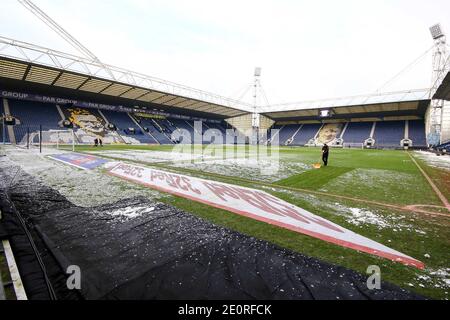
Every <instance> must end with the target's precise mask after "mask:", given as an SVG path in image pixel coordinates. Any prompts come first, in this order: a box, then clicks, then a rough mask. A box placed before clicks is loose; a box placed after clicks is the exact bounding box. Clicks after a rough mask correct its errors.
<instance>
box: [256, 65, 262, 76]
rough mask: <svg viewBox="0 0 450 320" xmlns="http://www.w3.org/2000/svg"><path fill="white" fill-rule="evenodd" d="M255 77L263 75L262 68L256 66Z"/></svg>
mask: <svg viewBox="0 0 450 320" xmlns="http://www.w3.org/2000/svg"><path fill="white" fill-rule="evenodd" d="M255 77H261V68H259V67H257V68H255Z"/></svg>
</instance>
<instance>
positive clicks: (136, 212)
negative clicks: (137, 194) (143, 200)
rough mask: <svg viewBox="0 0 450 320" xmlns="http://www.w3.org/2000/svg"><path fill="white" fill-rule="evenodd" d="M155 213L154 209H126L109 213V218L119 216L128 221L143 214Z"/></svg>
mask: <svg viewBox="0 0 450 320" xmlns="http://www.w3.org/2000/svg"><path fill="white" fill-rule="evenodd" d="M153 211H155V208H154V207H150V208H148V207H126V208H121V209H117V210H114V211H111V212H109V213H108V214H109V215H111V216H121V217H125V218H128V219H133V218H136V217H140V216H142V215H143V214H146V213H150V212H153Z"/></svg>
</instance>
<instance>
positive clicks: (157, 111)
mask: <svg viewBox="0 0 450 320" xmlns="http://www.w3.org/2000/svg"><path fill="white" fill-rule="evenodd" d="M14 2H16V5H17V6H18V7H19V8H20V9H21V10H24V11H25V12H27V13H28V14H30V13H32V14H33V15H31V14H30V15H29V19H30V20H31V19H34V20H33V21H34V23H36V24H42V22H44V23H45V24H46V27H48V28H50V29H51V30H52V31H53V32H55V33H56V34H57V35H58V36H60V37H61V38H63V39H64V40H65V41H66V42H67V43H69V44H70V45H71V46H72V47H74V48H75V49H77V51H78V54H74V53H69V52H64V51H60V50H56V49H53V48H52V43H48V45H46V46H43V45H40V44H39V45H38V44H34V43H31V42H27V41H23V40H22V39H13V38H10V37H5V36H3V35H1V34H0V95H1V96H0V115H1V124H0V129H1V130H0V213H1V215H0V237H1V239H0V240H1V245H0V274H1V277H0V300H117V299H120V300H152V299H156V300H361V299H363V300H416V299H417V300H424V299H437V300H448V299H449V297H450V295H449V291H450V255H449V253H450V228H449V226H450V74H449V70H450V51H449V50H450V49H449V45H448V43H447V42H446V35H445V30H446V29H447V30H450V24H448V21H442V24H435V25H433V26H432V27H431V28H430V29H429V30H430V35H429V43H428V45H429V46H430V48H429V49H428V50H427V52H426V53H427V54H428V57H429V58H430V61H429V62H430V65H429V68H428V73H427V74H424V75H423V77H425V78H427V77H428V78H431V79H432V81H429V86H428V87H427V88H423V89H416V88H414V89H410V88H406V90H396V91H388V90H380V91H376V92H373V93H370V94H364V95H352V96H346V97H340V98H333V99H330V98H327V99H321V100H309V101H302V102H295V103H278V104H269V103H265V102H264V101H263V100H267V99H265V92H264V88H263V81H262V80H263V79H264V78H263V76H264V66H262V68H260V67H257V68H255V72H254V74H253V78H250V79H252V81H251V84H250V85H249V86H248V88H246V89H245V90H246V92H247V93H248V94H249V95H250V99H248V100H245V99H241V98H229V97H225V96H222V95H218V94H215V93H210V92H208V91H203V90H200V89H195V88H192V87H190V86H186V85H180V84H177V83H174V82H171V81H167V80H163V79H160V78H157V77H153V76H149V75H146V74H144V73H141V72H139V70H138V71H130V70H128V69H125V68H122V67H121V66H114V65H112V64H107V63H105V62H103V61H101V60H100V59H99V58H98V57H97V56H96V55H94V54H93V53H92V52H91V51H90V50H88V49H87V48H86V47H85V46H84V45H83V44H82V42H80V41H78V40H77V39H76V38H75V37H73V36H72V35H71V34H70V33H69V32H68V31H66V30H72V29H73V26H71V25H70V24H68V25H65V24H64V23H61V24H59V22H57V21H59V20H58V17H50V16H51V15H50V14H47V13H46V12H44V11H43V10H42V9H41V8H40V7H38V5H37V3H38V1H35V2H36V4H35V3H33V2H34V1H33V2H32V1H28V0H21V1H14ZM53 19H55V20H53ZM39 20H41V21H39ZM426 27H428V26H426ZM65 28H67V29H65ZM426 31H427V32H428V30H426ZM373 41H376V42H377V44H376V45H377V46H383V40H382V39H376V40H373ZM354 46H357V44H354ZM425 49H427V48H426V47H425V48H424V50H425ZM395 50H397V51H401V50H402V49H401V46H400V45H399V47H398V48H395ZM418 54H420V52H417V55H418ZM251 67H252V68H253V67H254V66H251ZM355 68H356V66H355ZM401 68H402V65H400V66H398V68H397V69H396V70H392V73H395V72H396V71H397V70H398V69H401ZM250 76H252V74H250ZM428 78H427V79H428ZM268 93H269V92H268ZM186 308H187V307H186ZM185 311H186V313H188V312H189V310H187V309H186V310H185Z"/></svg>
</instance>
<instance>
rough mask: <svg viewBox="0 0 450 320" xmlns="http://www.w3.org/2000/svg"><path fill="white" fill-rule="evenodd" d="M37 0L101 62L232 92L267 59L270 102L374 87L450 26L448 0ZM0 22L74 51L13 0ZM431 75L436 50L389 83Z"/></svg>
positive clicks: (413, 83) (423, 81) (414, 82)
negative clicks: (435, 31) (436, 30)
mask: <svg viewBox="0 0 450 320" xmlns="http://www.w3.org/2000/svg"><path fill="white" fill-rule="evenodd" d="M33 1H34V3H35V4H37V5H38V6H39V7H40V8H41V9H43V10H44V11H45V12H46V13H47V14H48V15H50V16H51V17H52V18H53V19H54V20H56V21H57V22H58V23H59V24H61V25H62V26H63V27H64V28H65V29H66V30H67V31H69V33H71V34H72V35H73V36H74V37H75V38H77V39H78V40H79V41H80V42H81V43H83V44H84V45H85V46H86V47H87V48H89V49H90V50H91V51H92V52H94V53H95V54H96V55H97V56H98V57H99V58H100V59H101V60H102V61H104V62H105V63H110V64H114V65H117V66H119V67H124V68H128V69H131V70H135V71H140V72H143V73H146V74H148V75H151V76H156V77H160V78H163V79H166V80H170V81H174V82H177V83H181V84H185V85H188V86H191V87H195V88H198V89H203V90H206V91H210V92H214V93H218V94H220V95H223V96H226V97H230V98H238V97H239V96H240V94H242V93H243V91H244V89H245V88H246V87H247V86H248V85H249V84H250V83H251V82H252V77H253V70H254V67H256V66H258V67H262V72H263V73H262V85H263V88H264V90H265V92H266V95H267V98H268V100H269V103H270V104H274V103H283V102H296V101H302V100H310V99H321V98H330V97H340V96H347V95H355V94H366V93H373V92H375V91H376V90H377V89H378V88H379V87H380V86H381V85H383V84H384V83H385V82H386V81H387V80H389V79H390V78H391V77H393V76H394V75H395V74H396V73H398V72H399V71H400V70H402V69H403V68H404V67H405V66H407V65H408V64H409V63H410V62H412V61H413V60H414V59H416V58H418V57H419V56H420V55H421V54H423V53H424V52H425V51H426V50H427V49H429V48H430V47H431V46H432V44H433V42H432V39H431V37H430V34H429V30H428V28H429V27H430V26H431V25H433V24H435V23H437V22H440V23H441V24H442V26H443V28H444V30H447V31H448V32H450V1H448V0H428V1H427V0H420V1H419V0H389V1H387V0H364V1H362V0H339V1H336V0H329V1H325V0H324V1H320V0H319V1H317V0H315V1H312V0H310V1H303V0H272V1H264V0H256V1H248V0H226V1H223V0H222V1H216V0H198V1H197V0H189V1H186V0H127V1H123V0H121V1H119V0H115V1H106V0H76V1H69V0H64V1H56V0H33ZM0 26H1V27H0V35H2V36H6V37H12V38H15V39H18V40H22V41H27V42H32V43H36V44H39V45H43V46H46V47H50V48H53V49H59V50H64V51H67V52H72V53H73V52H74V51H73V49H72V48H71V47H70V46H68V45H67V44H66V43H64V41H63V40H61V38H59V37H58V36H57V35H56V34H55V33H54V32H53V31H51V30H50V29H49V28H48V27H47V26H45V25H44V24H43V23H42V22H41V21H40V20H38V19H37V18H36V17H34V16H33V15H32V14H31V13H30V12H29V11H27V10H26V9H25V8H24V7H22V6H21V5H20V4H19V3H18V1H16V0H1V10H0ZM430 82H431V53H430V54H428V55H427V56H426V57H424V59H422V60H421V62H420V63H418V64H417V65H416V66H415V67H414V68H413V69H411V70H410V71H409V72H408V73H406V74H405V75H404V76H402V77H401V78H399V79H398V80H397V81H396V82H394V83H392V84H391V85H389V86H388V87H386V88H384V90H383V91H395V90H404V89H415V88H426V87H429V85H430ZM244 99H245V100H249V99H250V94H249V95H247V96H246V97H245V98H244Z"/></svg>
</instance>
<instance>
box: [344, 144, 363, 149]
mask: <svg viewBox="0 0 450 320" xmlns="http://www.w3.org/2000/svg"><path fill="white" fill-rule="evenodd" d="M342 147H343V148H347V149H351V148H352V149H364V143H358V142H345V143H344V144H343V145H342Z"/></svg>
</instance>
